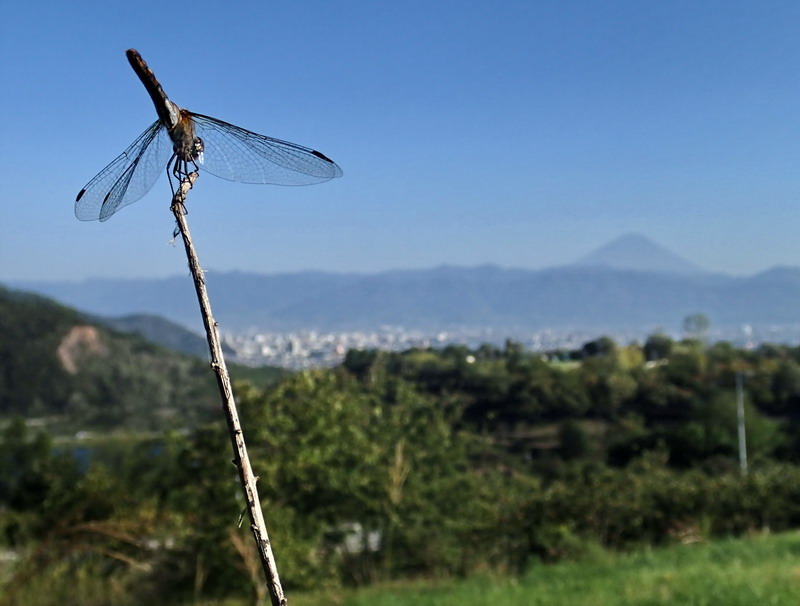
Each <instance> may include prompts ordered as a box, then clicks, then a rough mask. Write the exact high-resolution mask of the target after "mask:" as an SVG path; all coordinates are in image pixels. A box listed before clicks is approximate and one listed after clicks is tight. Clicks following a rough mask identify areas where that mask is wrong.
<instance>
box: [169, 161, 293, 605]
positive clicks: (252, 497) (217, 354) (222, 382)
mask: <svg viewBox="0 0 800 606" xmlns="http://www.w3.org/2000/svg"><path fill="white" fill-rule="evenodd" d="M197 176H198V175H197V173H196V172H193V173H190V174H189V175H187V176H185V177H184V178H183V180H182V181H181V184H180V187H179V188H178V191H177V192H175V196H174V197H173V199H172V206H171V207H170V210H172V213H173V214H174V215H175V220H176V221H177V222H178V229H179V230H180V234H181V237H182V238H183V244H184V246H185V247H186V256H187V257H188V259H189V270H190V271H191V272H192V278H193V279H194V286H195V290H196V291H197V300H198V302H199V303H200V311H201V313H202V315H203V325H204V326H205V329H206V338H207V339H208V347H209V350H210V351H211V368H212V369H213V370H214V373H215V374H216V377H217V385H218V386H219V393H220V396H221V397H222V405H223V408H224V409H225V417H226V419H227V421H228V433H229V435H230V438H231V445H232V446H233V456H234V463H235V464H236V468H237V469H238V470H239V480H240V481H241V483H242V490H243V491H244V498H245V501H246V502H247V511H248V514H249V516H250V529H251V530H252V531H253V538H254V539H255V541H256V547H257V548H258V552H259V556H260V558H261V566H262V568H263V569H264V574H265V575H266V578H267V589H268V590H269V595H270V599H271V600H272V604H273V606H285V604H286V598H285V596H284V595H283V588H282V587H281V582H280V579H279V578H278V568H277V566H276V565H275V557H274V556H273V554H272V546H271V545H270V542H269V536H268V535H267V526H266V524H265V523H264V514H263V513H262V512H261V502H260V501H259V499H258V490H257V488H256V480H257V478H256V476H255V475H254V474H253V470H252V468H251V467H250V458H249V457H248V456H247V448H246V447H245V443H244V434H243V433H242V427H241V425H240V423H239V413H238V412H237V410H236V402H235V401H234V399H233V388H232V387H231V379H230V376H229V375H228V369H227V367H226V366H225V359H224V358H223V355H222V346H221V344H220V340H219V332H218V331H217V323H216V321H214V317H213V315H212V314H211V303H209V300H208V294H207V292H206V283H205V277H204V276H203V270H202V269H201V267H200V262H199V261H198V259H197V255H196V254H195V251H194V245H193V244H192V237H191V235H190V234H189V225H188V224H187V223H186V216H185V215H186V211H185V208H184V202H185V201H186V195H187V194H188V193H189V190H190V189H191V188H192V185H194V182H195V181H196V180H197Z"/></svg>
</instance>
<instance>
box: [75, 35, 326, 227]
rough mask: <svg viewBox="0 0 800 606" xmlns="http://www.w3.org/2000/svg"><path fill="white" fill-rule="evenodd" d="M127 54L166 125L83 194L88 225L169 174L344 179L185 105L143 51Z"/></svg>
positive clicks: (316, 161) (308, 155)
mask: <svg viewBox="0 0 800 606" xmlns="http://www.w3.org/2000/svg"><path fill="white" fill-rule="evenodd" d="M125 54H126V55H127V57H128V62H129V63H130V64H131V67H132V68H133V71H134V72H136V75H137V76H138V77H139V79H140V80H141V81H142V84H144V87H145V89H146V90H147V92H148V94H149V95H150V98H151V99H152V101H153V104H154V105H155V108H156V113H157V114H158V120H156V121H155V122H154V123H153V124H151V125H150V126H149V127H148V128H147V130H145V131H144V132H143V133H142V134H141V135H139V137H138V138H137V139H136V140H135V141H134V142H133V143H131V145H130V146H129V147H128V149H126V150H125V151H124V152H122V153H121V154H120V155H119V156H117V158H115V159H114V160H113V161H112V162H111V163H110V164H109V165H108V166H106V167H105V168H104V169H103V170H101V171H100V172H99V173H98V174H97V176H95V177H94V178H93V179H92V180H91V181H89V183H87V184H86V186H85V187H84V188H83V189H81V191H80V192H79V193H78V197H77V198H76V199H75V216H76V217H77V218H78V219H80V220H81V221H96V220H98V219H99V220H100V221H107V220H108V219H110V218H111V216H112V215H113V214H114V213H116V212H117V211H118V210H119V209H121V208H123V207H125V206H127V205H129V204H132V203H133V202H136V201H137V200H139V199H141V198H142V197H143V196H144V195H145V194H146V193H147V192H148V191H150V189H151V188H152V187H153V185H154V184H155V182H156V180H157V179H158V176H159V175H160V174H161V171H162V170H166V172H167V176H168V178H169V176H170V174H171V175H172V176H174V177H175V178H176V179H177V180H178V181H180V180H181V179H182V178H184V177H186V176H188V174H189V173H190V172H192V171H207V172H209V173H211V174H212V175H215V176H217V177H221V178H222V179H227V180H229V181H238V182H241V183H270V184H273V185H311V184H314V183H322V182H324V181H328V180H330V179H334V178H336V177H341V176H342V169H341V168H339V167H338V166H337V165H336V163H335V162H334V161H333V160H331V159H330V158H328V157H327V156H326V155H324V154H323V153H321V152H318V151H316V150H314V149H311V148H308V147H303V146H302V145H297V144H296V143H289V142H288V141H281V140H280V139H274V138H272V137H267V136H265V135H260V134H258V133H254V132H251V131H249V130H245V129H244V128H241V127H239V126H234V125H233V124H229V123H228V122H223V121H222V120H218V119H217V118H212V117H211V116H204V115H203V114H196V113H194V112H191V111H189V110H187V109H183V108H181V107H179V106H178V105H176V104H175V103H173V102H172V101H170V100H169V98H168V97H167V95H166V93H165V92H164V89H163V88H162V87H161V84H160V83H159V82H158V80H157V79H156V76H155V74H154V73H153V71H152V70H151V69H150V68H149V67H148V66H147V63H145V62H144V59H142V56H141V55H140V54H139V53H138V52H137V51H136V50H135V49H129V50H128V51H126V53H125ZM170 184H172V181H171V180H170Z"/></svg>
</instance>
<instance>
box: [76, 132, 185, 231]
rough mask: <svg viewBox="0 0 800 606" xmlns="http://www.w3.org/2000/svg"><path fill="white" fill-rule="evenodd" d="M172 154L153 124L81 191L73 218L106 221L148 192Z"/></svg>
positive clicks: (166, 136)
mask: <svg viewBox="0 0 800 606" xmlns="http://www.w3.org/2000/svg"><path fill="white" fill-rule="evenodd" d="M171 155H172V142H171V141H170V139H169V135H168V134H167V131H166V129H165V128H164V127H163V125H162V124H161V122H159V121H156V122H154V123H153V124H152V125H151V126H150V127H149V128H148V129H147V130H146V131H144V132H143V133H142V134H141V135H139V138H138V139H136V141H134V142H133V143H131V145H130V147H128V149H126V150H125V151H124V152H122V153H121V154H120V155H119V156H117V158H116V159H115V160H114V161H113V162H111V164H109V165H108V166H106V167H105V168H104V169H103V170H101V171H100V172H99V173H98V174H97V176H96V177H95V178H94V179H92V180H91V181H89V183H87V184H86V186H85V187H84V188H83V189H82V190H81V191H80V193H79V194H78V197H77V198H76V199H75V216H76V217H78V219H80V220H81V221H97V220H98V219H99V220H100V221H106V220H108V219H109V218H110V217H111V215H113V214H114V213H115V212H117V211H118V210H119V209H120V208H122V207H123V206H127V205H128V204H131V203H133V202H136V201H137V200H138V199H139V198H141V197H142V196H144V195H145V194H146V193H147V192H148V191H150V189H151V188H152V187H153V185H154V184H155V182H156V180H157V179H158V176H159V175H160V174H161V173H162V171H164V170H165V167H166V165H167V162H168V161H169V158H170V156H171Z"/></svg>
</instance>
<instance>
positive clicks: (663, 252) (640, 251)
mask: <svg viewBox="0 0 800 606" xmlns="http://www.w3.org/2000/svg"><path fill="white" fill-rule="evenodd" d="M573 265H574V266H575V267H603V268H606V269H620V270H632V271H646V272H657V273H667V274H684V275H693V274H700V273H703V271H704V270H703V269H701V268H700V267H699V266H697V265H695V264H694V263H691V262H689V261H687V260H686V259H684V258H682V257H680V256H678V255H676V254H675V253H673V252H671V251H669V250H667V249H666V248H664V247H662V246H659V245H658V244H656V243H655V242H653V241H652V240H650V239H648V238H646V237H645V236H642V235H639V234H628V235H625V236H621V237H619V238H617V239H616V240H614V241H612V242H609V243H608V244H606V245H604V246H601V247H600V248H598V249H597V250H595V251H592V252H591V253H589V254H588V255H586V256H585V257H582V258H581V259H578V261H576V262H575V263H574V264H573Z"/></svg>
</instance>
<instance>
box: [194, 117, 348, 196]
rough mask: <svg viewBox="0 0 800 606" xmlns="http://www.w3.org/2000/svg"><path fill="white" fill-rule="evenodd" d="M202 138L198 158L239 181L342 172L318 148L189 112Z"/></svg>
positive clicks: (291, 180) (319, 178) (301, 180)
mask: <svg viewBox="0 0 800 606" xmlns="http://www.w3.org/2000/svg"><path fill="white" fill-rule="evenodd" d="M189 115H190V116H191V117H192V120H193V121H194V124H195V134H196V136H198V137H200V138H201V139H202V140H203V147H204V150H203V156H202V159H201V160H200V161H199V162H198V165H199V167H200V168H201V169H202V170H206V171H208V172H210V173H211V174H212V175H215V176H217V177H220V178H222V179H227V180H229V181H239V182H241V183H271V184H273V185H311V184H313V183H321V182H323V181H328V180H329V179H334V178H336V177H341V176H342V169H341V168H339V167H338V166H337V165H336V163H335V162H334V161H333V160H331V159H330V158H328V157H326V156H325V155H323V154H321V153H320V152H318V151H315V150H313V149H310V148H308V147H303V146H302V145H297V144H295V143H289V142H288V141H281V140H280V139H273V138H272V137H266V136H264V135H259V134H258V133H254V132H251V131H249V130H245V129H244V128H240V127H238V126H234V125H233V124H228V123H227V122H223V121H222V120H217V119H216V118H211V117H210V116H203V115H202V114H195V113H192V112H189Z"/></svg>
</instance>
